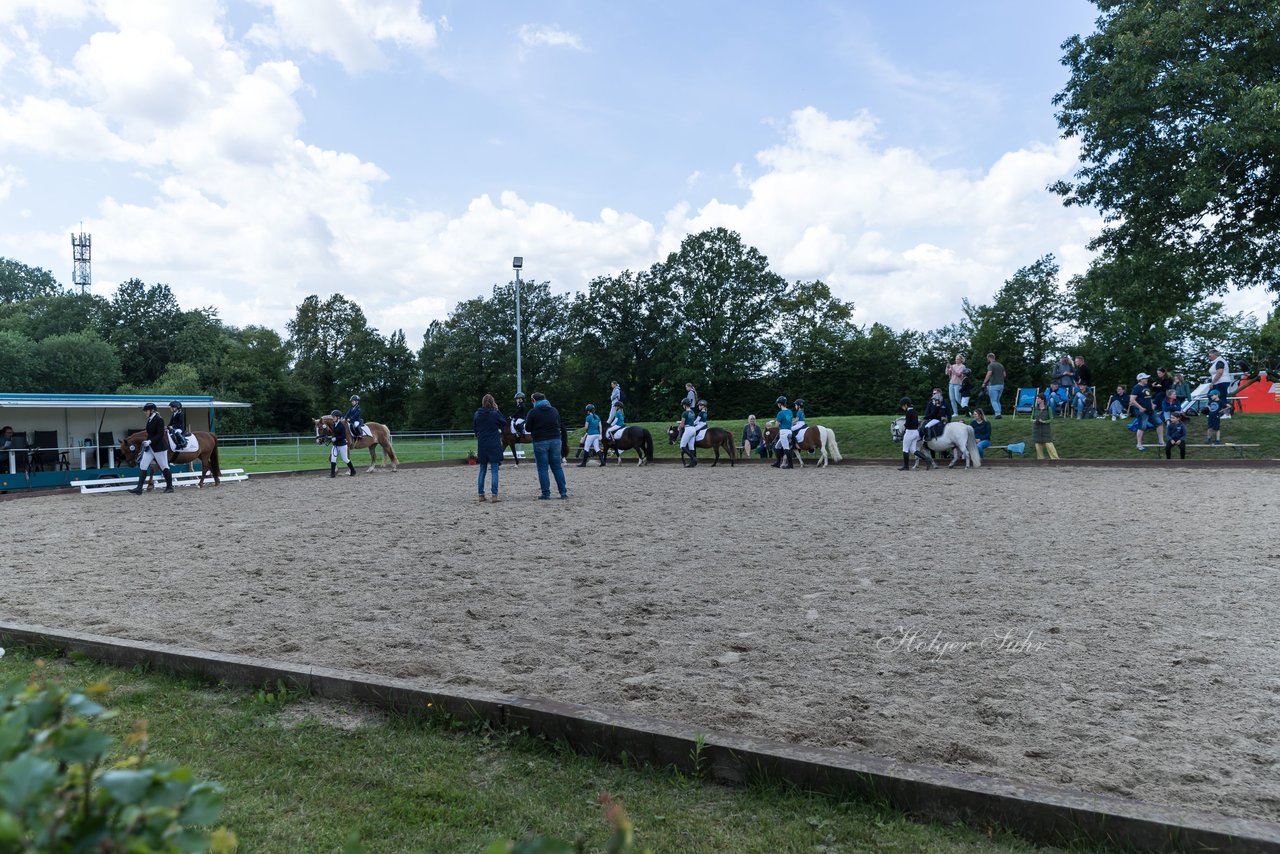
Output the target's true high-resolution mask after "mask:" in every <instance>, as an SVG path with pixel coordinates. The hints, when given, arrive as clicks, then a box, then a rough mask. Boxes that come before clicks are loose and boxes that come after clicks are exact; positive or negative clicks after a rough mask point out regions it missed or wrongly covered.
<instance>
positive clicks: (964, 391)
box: [955, 368, 973, 416]
mask: <svg viewBox="0 0 1280 854" xmlns="http://www.w3.org/2000/svg"><path fill="white" fill-rule="evenodd" d="M972 396H973V371H972V370H971V369H969V368H965V369H964V379H963V380H961V381H960V409H962V410H968V409H969V404H970V398H971V397H972ZM955 414H956V415H957V416H959V415H960V410H957V411H956V413H955Z"/></svg>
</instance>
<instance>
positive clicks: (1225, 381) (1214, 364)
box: [1209, 347, 1231, 407]
mask: <svg viewBox="0 0 1280 854" xmlns="http://www.w3.org/2000/svg"><path fill="white" fill-rule="evenodd" d="M1209 386H1210V387H1211V388H1212V389H1213V390H1215V391H1217V392H1218V402H1219V403H1221V404H1222V405H1223V406H1224V407H1225V406H1226V405H1227V396H1228V395H1229V394H1230V393H1231V372H1230V371H1228V370H1227V360H1226V359H1224V358H1222V354H1221V353H1219V352H1218V348H1217V347H1210V348H1209Z"/></svg>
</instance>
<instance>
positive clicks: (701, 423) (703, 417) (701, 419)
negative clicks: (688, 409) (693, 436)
mask: <svg viewBox="0 0 1280 854" xmlns="http://www.w3.org/2000/svg"><path fill="white" fill-rule="evenodd" d="M693 421H694V423H695V424H696V425H697V426H698V438H702V436H703V435H704V434H705V433H706V432H707V426H708V425H707V421H708V417H707V402H706V401H705V400H699V401H698V411H697V412H695V413H694V416H693Z"/></svg>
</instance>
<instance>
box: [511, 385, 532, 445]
mask: <svg viewBox="0 0 1280 854" xmlns="http://www.w3.org/2000/svg"><path fill="white" fill-rule="evenodd" d="M528 414H529V407H528V406H526V405H525V402H524V392H522V391H518V392H516V411H515V414H514V415H512V416H511V431H512V432H513V433H515V434H516V439H518V440H519V441H521V442H523V441H524V418H525V416H526V415H528Z"/></svg>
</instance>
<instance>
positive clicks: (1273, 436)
mask: <svg viewBox="0 0 1280 854" xmlns="http://www.w3.org/2000/svg"><path fill="white" fill-rule="evenodd" d="M891 420H892V418H891V417H890V416H888V415H853V416H834V417H830V418H822V417H819V418H814V419H811V420H810V423H811V424H821V425H822V426H824V427H830V428H832V429H833V430H835V431H836V441H837V442H838V443H839V444H840V453H841V454H842V455H843V456H845V457H849V458H851V459H881V460H886V461H887V460H896V459H898V455H899V453H900V451H899V447H900V446H899V445H898V444H897V443H895V442H893V441H892V440H891V439H890V437H889V422H890V421H891ZM711 423H712V425H714V426H716V427H724V428H725V429H727V430H730V431H732V432H733V435H734V436H736V437H741V436H742V427H743V424H745V423H746V419H743V420H742V421H712V422H711ZM763 423H764V422H763V421H762V422H761V424H763ZM1128 423H1129V422H1128V421H1127V420H1126V421H1114V422H1113V421H1112V420H1111V419H1110V418H1098V419H1093V420H1089V421H1077V420H1075V419H1072V418H1057V419H1054V422H1053V441H1054V445H1055V447H1057V449H1058V455H1059V456H1060V457H1062V458H1063V459H1140V458H1143V457H1150V458H1152V459H1154V458H1155V457H1156V455H1157V454H1159V455H1160V458H1161V459H1163V457H1164V451H1163V449H1157V448H1156V434H1155V431H1154V430H1148V431H1147V434H1146V436H1145V438H1144V442H1145V443H1146V445H1147V446H1148V450H1147V451H1145V452H1139V451H1138V450H1137V447H1136V445H1137V442H1136V441H1135V440H1134V434H1133V433H1130V432H1129V431H1128V430H1127V429H1125V428H1126V427H1127V425H1128ZM639 426H641V427H647V428H648V429H649V431H650V432H651V433H653V444H654V456H656V457H659V458H670V459H677V458H679V456H680V449H679V447H678V446H676V445H671V444H668V443H667V428H668V427H669V426H671V425H670V423H669V422H640V424H639ZM1204 430H1205V427H1204V418H1192V419H1190V420H1189V421H1188V426H1187V433H1188V437H1187V438H1188V442H1189V443H1190V444H1198V443H1202V442H1204ZM580 436H581V430H575V431H574V432H573V433H572V434H571V437H570V443H571V444H572V445H574V446H576V445H577V442H578V439H579V437H580ZM1222 440H1223V441H1224V442H1239V443H1242V444H1256V445H1258V447H1257V448H1249V449H1246V451H1245V456H1246V457H1248V458H1252V459H1270V458H1271V457H1274V456H1275V455H1276V453H1277V451H1280V415H1274V414H1257V415H1237V416H1236V417H1235V418H1233V419H1230V420H1227V421H1223V422H1222ZM991 441H992V443H993V444H996V445H1006V444H1011V443H1015V442H1026V443H1027V450H1026V455H1027V456H1029V457H1032V458H1034V457H1035V448H1034V447H1033V446H1032V445H1031V418H1030V417H1028V416H1026V415H1020V416H1018V417H1017V418H1013V417H1012V416H1009V415H1006V416H1005V417H1004V418H1002V419H1001V420H999V421H992V431H991ZM739 444H741V443H740V441H739ZM395 448H396V455H397V456H398V457H399V458H400V461H401V462H422V461H426V460H440V459H447V460H462V459H465V458H466V456H467V452H468V451H474V450H475V442H474V441H467V440H465V439H448V440H446V441H445V442H443V443H441V442H440V440H438V439H437V440H435V441H431V440H413V439H408V440H402V441H398V442H396V443H395ZM525 450H526V453H528V454H529V456H532V453H531V452H529V450H528V447H527V446H526V449H525ZM269 453H270V454H277V455H276V456H267V454H269ZM710 454H711V452H710V451H706V450H701V451H699V452H698V456H699V459H703V458H706V457H708V456H710ZM1187 454H1188V456H1189V457H1191V458H1195V459H1234V458H1235V452H1234V451H1233V450H1232V449H1230V448H1191V449H1189V450H1188V451H1187ZM998 455H999V456H1000V457H1003V456H1004V454H1003V452H1001V453H999V454H998ZM221 457H222V466H223V468H243V469H245V470H246V471H250V472H262V471H286V470H296V469H316V470H321V469H325V468H327V467H328V465H329V450H328V447H327V446H319V445H314V444H302V445H296V444H285V443H281V444H280V445H278V446H276V447H274V448H273V447H272V446H270V445H268V444H266V443H263V445H262V446H261V448H260V451H259V459H258V460H257V461H254V459H253V450H252V449H247V448H227V449H226V450H224V451H221ZM378 458H379V460H381V459H382V453H381V451H379V455H378ZM351 459H352V462H354V463H355V465H356V467H357V468H364V467H367V466H368V465H369V462H368V461H369V453H368V451H365V450H360V451H355V452H354V453H352V455H351Z"/></svg>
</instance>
